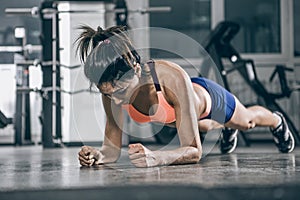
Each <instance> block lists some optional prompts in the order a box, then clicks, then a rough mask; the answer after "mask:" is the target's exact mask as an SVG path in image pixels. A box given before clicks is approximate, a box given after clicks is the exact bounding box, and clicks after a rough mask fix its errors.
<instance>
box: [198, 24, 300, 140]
mask: <svg viewBox="0 0 300 200" xmlns="http://www.w3.org/2000/svg"><path fill="white" fill-rule="evenodd" d="M239 29H240V26H239V25H238V24H237V23H234V22H230V21H224V22H221V23H219V24H218V25H217V26H216V28H215V29H214V30H213V31H212V33H211V34H210V36H209V38H208V39H207V40H206V43H205V44H204V48H205V49H206V51H207V52H208V53H209V54H210V56H211V58H212V59H213V61H214V62H215V64H216V66H217V68H218V70H219V72H220V74H221V77H222V80H223V82H224V86H225V88H226V89H227V90H229V91H230V86H229V83H228V80H227V75H228V74H230V73H231V72H233V71H236V70H237V71H238V72H239V74H240V75H241V76H242V77H243V79H244V80H245V81H246V83H247V84H248V85H249V86H250V87H251V88H252V89H253V91H254V92H255V93H256V95H257V96H258V97H261V98H262V99H263V100H264V103H265V106H266V107H267V108H268V109H269V110H271V111H279V112H281V113H282V114H283V115H284V117H285V118H286V121H287V123H288V125H289V128H290V130H291V132H292V134H293V135H294V137H295V139H296V142H300V134H299V132H298V130H297V129H296V127H295V125H294V124H293V122H292V120H291V119H290V118H289V116H288V115H287V114H286V112H285V111H284V110H283V109H282V108H281V106H280V105H279V104H278V103H277V102H276V99H280V98H283V97H289V96H290V94H291V92H292V91H295V90H299V87H296V88H289V86H288V85H287V80H286V77H285V71H291V69H289V68H286V67H283V66H277V67H276V68H275V71H274V72H273V74H272V75H271V78H270V80H273V78H274V76H275V75H276V74H278V75H279V77H280V84H281V89H282V91H281V93H280V94H273V93H270V92H268V91H267V89H266V88H265V87H264V85H263V84H262V83H261V82H260V80H259V79H258V77H257V75H256V70H255V65H254V61H253V60H250V59H243V58H241V56H240V54H239V53H238V52H237V51H236V49H235V48H234V47H233V46H232V45H231V41H232V39H233V38H234V37H235V35H236V34H237V33H238V32H239ZM224 59H226V60H228V61H229V62H230V63H231V64H232V66H233V67H232V68H230V69H225V67H224ZM205 73H206V71H205V72H203V73H202V74H205ZM240 132H241V133H242V134H241V135H242V137H243V138H244V140H245V142H246V145H250V140H249V139H248V138H247V137H246V134H244V133H243V132H242V131H240Z"/></svg>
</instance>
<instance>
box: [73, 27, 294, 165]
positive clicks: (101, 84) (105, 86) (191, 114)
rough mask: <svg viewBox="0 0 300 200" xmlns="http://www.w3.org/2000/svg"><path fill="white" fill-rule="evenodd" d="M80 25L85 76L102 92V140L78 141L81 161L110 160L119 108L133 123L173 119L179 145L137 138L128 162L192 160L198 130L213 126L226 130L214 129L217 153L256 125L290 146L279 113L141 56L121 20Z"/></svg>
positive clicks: (117, 139) (284, 147) (114, 154)
mask: <svg viewBox="0 0 300 200" xmlns="http://www.w3.org/2000/svg"><path fill="white" fill-rule="evenodd" d="M81 28H82V30H83V31H82V33H81V35H80V36H79V38H78V40H77V42H78V47H77V50H78V51H79V53H80V57H81V60H82V61H83V63H84V73H85V75H86V77H87V78H88V79H89V80H90V82H91V84H95V85H96V86H97V88H98V89H99V91H100V93H102V101H103V106H104V109H105V113H106V118H107V121H106V126H105V138H104V142H103V145H102V148H101V149H100V150H98V149H96V148H93V147H90V146H83V147H82V148H81V151H80V152H79V162H80V164H81V165H82V166H92V165H100V164H105V163H112V162H116V161H117V160H118V158H119V156H120V152H121V145H122V144H121V141H122V126H123V116H122V114H120V113H122V110H123V109H125V110H126V111H127V112H128V114H129V116H130V117H131V118H132V119H133V120H135V121H136V122H139V123H145V122H159V123H163V124H165V125H169V126H175V127H176V128H177V132H178V136H179V140H180V147H178V148H177V149H174V150H168V151H151V150H149V149H147V148H146V147H145V146H143V145H142V144H139V143H138V144H130V145H129V149H128V154H129V158H130V160H131V162H132V164H133V165H135V166H136V167H153V166H160V165H169V164H187V163H197V162H198V161H199V160H200V159H201V155H202V146H201V141H200V133H201V132H206V131H208V130H211V129H214V128H220V127H223V128H225V127H227V128H228V129H227V130H229V131H223V132H222V134H221V145H220V147H221V151H222V152H223V153H230V152H232V151H233V150H234V149H235V147H236V141H237V130H243V131H245V130H248V129H252V128H254V127H256V126H265V127H270V130H271V132H272V134H273V138H274V142H275V144H276V146H277V147H278V149H279V151H280V152H283V153H288V152H291V151H293V149H294V146H295V144H294V143H295V142H294V138H293V135H292V134H291V132H290V131H289V128H288V125H287V123H286V121H285V119H284V117H283V115H282V114H281V113H279V112H274V113H272V112H270V111H269V110H267V109H266V108H264V107H261V106H251V107H248V108H246V107H245V106H243V105H242V104H241V103H240V101H239V100H238V99H237V98H236V97H235V96H234V95H233V94H231V93H229V92H228V91H226V90H225V89H224V88H223V87H221V86H220V85H218V84H217V83H215V82H213V81H211V80H208V79H206V78H203V77H196V78H190V77H189V76H188V74H187V73H186V72H185V71H184V70H183V69H182V68H181V67H180V66H178V65H177V64H175V63H172V62H169V61H166V60H150V61H148V62H145V63H142V62H141V59H140V56H139V54H138V53H137V51H136V50H135V49H134V47H133V45H132V42H131V41H130V39H129V37H128V35H127V33H126V30H125V27H121V26H114V27H111V28H108V29H107V30H103V29H102V28H100V27H98V29H97V30H93V29H92V28H90V27H88V26H82V27H81ZM224 130H225V129H224Z"/></svg>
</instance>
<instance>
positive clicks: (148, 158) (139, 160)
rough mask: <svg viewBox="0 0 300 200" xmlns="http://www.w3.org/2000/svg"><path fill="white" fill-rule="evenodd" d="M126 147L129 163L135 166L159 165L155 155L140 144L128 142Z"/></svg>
mask: <svg viewBox="0 0 300 200" xmlns="http://www.w3.org/2000/svg"><path fill="white" fill-rule="evenodd" d="M128 147H129V149H128V154H129V158H130V160H131V163H132V164H134V166H136V167H154V166H158V165H159V160H158V157H157V155H156V154H155V153H154V152H153V151H151V150H149V149H147V148H146V147H144V146H143V145H142V144H140V143H137V144H130V145H129V146H128Z"/></svg>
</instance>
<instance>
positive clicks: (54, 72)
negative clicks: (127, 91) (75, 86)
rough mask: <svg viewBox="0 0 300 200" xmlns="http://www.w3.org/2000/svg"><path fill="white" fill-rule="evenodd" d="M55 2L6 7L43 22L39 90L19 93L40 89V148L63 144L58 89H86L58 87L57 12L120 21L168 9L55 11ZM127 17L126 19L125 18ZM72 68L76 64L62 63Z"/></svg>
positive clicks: (118, 7)
mask: <svg viewBox="0 0 300 200" xmlns="http://www.w3.org/2000/svg"><path fill="white" fill-rule="evenodd" d="M58 3H59V2H56V1H44V2H42V3H41V7H40V8H38V7H33V8H6V9H5V13H6V14H7V15H29V16H32V17H39V18H40V19H41V22H42V33H41V44H42V45H41V46H42V49H41V50H42V61H41V62H40V65H41V66H42V67H41V69H42V72H43V84H42V89H41V90H36V89H32V88H28V87H25V88H23V89H22V91H21V90H18V91H19V92H23V93H29V92H32V91H35V92H41V94H42V96H43V97H44V98H43V106H42V110H43V113H42V115H41V117H40V121H41V123H42V144H43V147H59V146H63V144H62V130H61V129H62V128H61V92H66V93H69V94H75V93H81V92H86V91H89V90H81V91H76V92H67V91H63V90H61V88H60V67H64V66H62V65H61V64H60V49H59V30H58V29H59V20H58V14H60V13H105V12H106V13H110V12H111V13H115V14H118V16H119V18H120V20H119V21H120V23H121V17H120V16H121V15H122V14H126V15H127V14H128V13H136V12H138V13H142V14H145V13H149V12H167V11H170V7H151V8H139V9H135V10H128V9H127V6H126V5H123V4H119V5H118V6H117V7H116V8H115V9H105V10H58ZM125 19H127V18H125ZM125 22H126V20H125ZM125 22H124V21H122V23H125ZM65 67H67V68H70V69H73V68H76V67H77V66H69V67H68V66H65Z"/></svg>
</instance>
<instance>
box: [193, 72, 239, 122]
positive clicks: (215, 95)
mask: <svg viewBox="0 0 300 200" xmlns="http://www.w3.org/2000/svg"><path fill="white" fill-rule="evenodd" d="M191 81H192V82H193V83H197V84H199V85H200V86H202V87H204V88H205V89H206V90H207V92H208V93H209V95H210V97H211V101H212V102H211V103H212V105H211V111H210V113H209V115H208V116H206V117H205V118H203V119H212V120H215V121H217V122H219V123H221V124H224V123H226V122H228V121H229V120H230V119H231V117H232V115H233V112H234V110H235V106H236V104H235V99H234V96H233V95H232V94H231V93H230V92H228V91H227V90H226V89H225V88H223V87H222V86H220V85H219V84H217V83H215V82H213V81H211V80H209V79H206V78H203V77H195V78H191Z"/></svg>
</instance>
